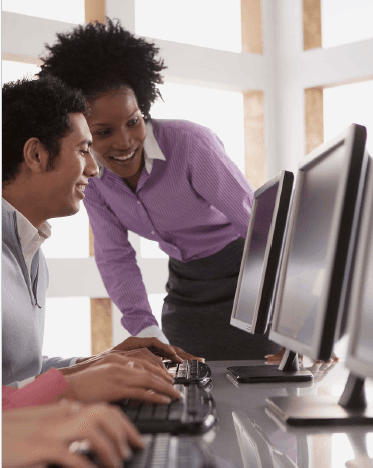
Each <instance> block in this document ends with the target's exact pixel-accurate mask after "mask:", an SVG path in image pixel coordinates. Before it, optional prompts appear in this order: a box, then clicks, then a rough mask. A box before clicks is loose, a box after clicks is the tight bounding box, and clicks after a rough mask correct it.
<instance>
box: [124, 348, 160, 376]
mask: <svg viewBox="0 0 373 468" xmlns="http://www.w3.org/2000/svg"><path fill="white" fill-rule="evenodd" d="M126 354H127V356H128V357H129V356H131V357H132V356H136V357H141V358H143V359H146V360H147V361H148V362H149V363H150V364H152V365H153V366H155V367H157V368H160V369H162V370H164V371H167V370H166V368H165V366H164V364H163V362H162V359H161V358H160V357H158V356H156V355H155V354H153V353H152V352H151V351H149V350H148V349H147V348H140V349H135V350H131V351H127V353H126Z"/></svg>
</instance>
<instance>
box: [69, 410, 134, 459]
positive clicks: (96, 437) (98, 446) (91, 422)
mask: <svg viewBox="0 0 373 468" xmlns="http://www.w3.org/2000/svg"><path fill="white" fill-rule="evenodd" d="M100 411H101V414H100ZM102 412H103V411H102V409H97V405H94V406H93V407H89V408H88V409H86V410H85V411H84V412H82V413H81V414H79V415H77V416H76V419H75V434H74V435H73V434H71V435H72V438H71V435H70V437H69V439H68V440H69V441H70V442H71V441H72V440H74V439H75V438H76V437H78V438H79V439H83V440H88V442H89V445H90V447H91V450H92V451H93V452H94V453H95V454H96V455H97V457H98V458H99V459H100V461H101V462H102V463H103V464H104V465H108V466H120V465H121V462H122V459H123V458H125V456H126V454H127V453H128V445H127V444H126V443H125V442H124V441H123V443H122V444H121V445H120V447H118V445H117V444H116V442H115V441H114V440H112V438H111V436H110V435H109V434H108V433H107V432H106V431H105V430H102V426H103V425H105V423H104V419H105V418H104V417H102ZM72 426H73V427H72V429H73V432H74V424H73V425H72Z"/></svg>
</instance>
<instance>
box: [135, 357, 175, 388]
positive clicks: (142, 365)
mask: <svg viewBox="0 0 373 468" xmlns="http://www.w3.org/2000/svg"><path fill="white" fill-rule="evenodd" d="M130 362H133V366H132V367H133V368H135V369H142V370H145V371H147V372H150V373H153V374H155V375H156V376H158V377H160V378H162V379H164V380H165V381H166V382H169V383H173V381H174V379H173V378H172V376H171V375H170V374H169V372H168V370H167V369H166V368H165V369H161V368H160V367H158V366H155V365H154V364H152V363H151V362H149V360H148V359H147V358H146V357H142V356H141V357H136V358H134V360H133V361H130ZM127 367H131V366H129V365H128V364H127Z"/></svg>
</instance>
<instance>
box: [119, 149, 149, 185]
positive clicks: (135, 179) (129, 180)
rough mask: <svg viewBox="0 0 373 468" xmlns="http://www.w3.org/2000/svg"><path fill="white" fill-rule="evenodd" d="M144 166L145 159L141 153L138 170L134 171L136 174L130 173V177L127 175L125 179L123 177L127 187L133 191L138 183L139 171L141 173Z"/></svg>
mask: <svg viewBox="0 0 373 468" xmlns="http://www.w3.org/2000/svg"><path fill="white" fill-rule="evenodd" d="M144 166H145V159H144V154H143V155H142V158H141V164H140V167H139V169H138V171H137V172H136V174H134V175H132V176H131V177H127V178H126V179H123V180H124V182H125V183H126V184H127V185H128V187H129V188H130V189H131V190H132V191H133V192H135V191H136V188H137V184H138V183H139V180H140V177H141V173H142V170H143V168H144Z"/></svg>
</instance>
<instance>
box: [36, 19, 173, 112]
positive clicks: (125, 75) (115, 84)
mask: <svg viewBox="0 0 373 468" xmlns="http://www.w3.org/2000/svg"><path fill="white" fill-rule="evenodd" d="M57 38H58V40H57V43H56V44H54V45H53V46H49V45H47V44H46V48H47V50H48V51H49V55H48V56H47V57H41V59H42V61H43V62H44V64H43V65H42V66H41V72H40V73H39V77H42V76H45V74H52V75H54V76H58V77H59V78H61V79H62V80H63V81H64V82H65V83H67V84H68V85H69V86H71V87H73V88H78V89H80V90H82V92H83V94H84V95H85V96H86V97H87V98H93V99H94V98H95V97H97V96H98V95H100V94H101V93H103V92H105V91H109V90H111V89H118V88H120V87H121V86H128V87H130V88H132V90H133V91H134V93H135V95H136V98H137V101H138V105H139V108H140V110H141V112H142V114H143V116H144V117H145V119H146V120H147V119H149V118H150V113H149V111H150V107H151V105H152V104H153V102H154V101H155V100H156V99H157V98H158V97H161V94H160V92H159V90H158V88H157V84H160V83H163V79H162V76H161V75H160V72H161V71H162V70H163V69H165V68H166V67H165V65H164V64H163V60H162V59H156V55H157V53H158V51H159V49H158V48H157V47H155V45H154V44H153V43H150V42H147V41H145V40H144V39H142V38H136V37H135V36H134V35H133V34H131V33H130V32H128V31H126V30H125V29H124V28H123V27H122V26H121V24H120V21H119V20H115V21H112V20H111V19H109V18H107V19H106V24H101V23H98V22H95V23H89V24H87V25H83V26H82V25H79V26H77V27H76V28H74V29H73V31H72V32H71V33H66V34H57Z"/></svg>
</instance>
